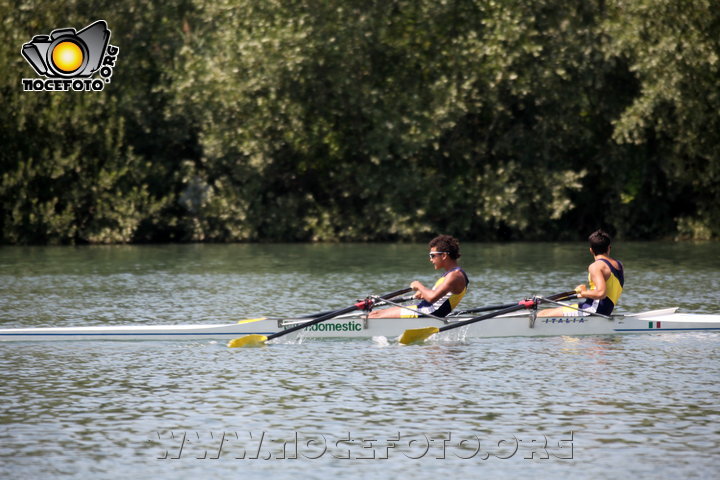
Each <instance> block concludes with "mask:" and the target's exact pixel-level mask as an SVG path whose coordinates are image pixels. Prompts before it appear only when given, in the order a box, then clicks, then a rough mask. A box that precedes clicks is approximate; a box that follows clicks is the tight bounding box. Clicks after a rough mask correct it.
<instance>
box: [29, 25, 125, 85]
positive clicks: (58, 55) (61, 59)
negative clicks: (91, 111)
mask: <svg viewBox="0 0 720 480" xmlns="http://www.w3.org/2000/svg"><path fill="white" fill-rule="evenodd" d="M109 42H110V30H109V29H108V27H107V23H105V21H104V20H98V21H97V22H95V23H93V24H91V25H88V26H87V27H85V28H83V29H82V30H80V31H79V32H78V31H75V29H74V28H58V29H56V30H53V31H52V32H50V35H35V36H34V37H33V38H32V40H30V41H29V42H28V43H26V44H24V45H23V46H22V50H21V51H20V53H22V56H23V57H25V60H27V61H28V63H29V64H30V66H32V68H33V69H34V70H35V73H37V74H38V75H39V76H41V77H45V78H23V79H22V86H23V90H24V91H26V92H56V91H75V92H99V91H101V90H102V89H103V88H105V84H106V83H110V79H111V78H112V74H113V68H115V62H116V60H117V56H118V53H119V52H120V48H118V47H116V46H114V45H110V43H109ZM96 72H98V73H99V75H100V78H92V76H93V75H94V74H95V73H96Z"/></svg>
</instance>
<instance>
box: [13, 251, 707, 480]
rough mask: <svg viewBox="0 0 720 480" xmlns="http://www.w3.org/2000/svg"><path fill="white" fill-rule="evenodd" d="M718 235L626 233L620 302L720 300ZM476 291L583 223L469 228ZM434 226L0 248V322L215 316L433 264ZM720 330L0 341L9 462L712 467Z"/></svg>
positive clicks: (534, 262) (481, 299) (313, 296)
mask: <svg viewBox="0 0 720 480" xmlns="http://www.w3.org/2000/svg"><path fill="white" fill-rule="evenodd" d="M718 246H719V245H718V244H716V243H705V244H703V243H701V244H674V243H626V244H619V245H618V246H617V247H616V248H615V250H614V251H613V253H614V254H615V256H617V257H618V258H620V259H621V260H623V261H624V263H625V266H626V270H627V271H626V291H625V293H624V294H623V297H622V300H621V306H620V310H621V311H639V310H643V309H654V308H660V307H669V306H679V307H681V308H682V310H683V311H687V312H698V313H720V309H719V308H718V303H720V293H719V292H720V281H719V279H720V255H719V254H718ZM462 247H463V256H462V258H461V263H462V264H463V266H464V267H465V268H466V269H467V271H468V273H469V275H470V279H471V282H472V283H471V289H470V292H469V293H468V295H467V296H466V298H465V300H463V305H464V306H480V305H486V304H496V303H507V302H510V301H514V300H518V299H521V298H524V297H526V296H528V295H530V294H533V293H538V294H549V293H555V292H559V291H565V290H569V289H572V288H574V287H575V285H577V284H578V283H582V282H583V281H584V280H585V276H586V273H584V272H585V268H586V266H587V264H588V263H589V261H590V260H591V257H590V255H589V253H588V251H587V247H586V246H585V245H584V244H579V243H578V244H575V243H566V244H551V243H545V244H524V243H514V244H469V243H468V244H463V246H462ZM426 252H427V248H426V247H425V246H424V245H417V244H405V245H372V244H371V245H365V244H351V245H181V246H177V245H167V246H112V247H79V248H74V247H31V248H21V247H4V248H0V323H1V324H2V326H3V327H27V326H72V325H104V324H133V323H136V324H149V323H154V324H172V323H222V322H231V321H235V320H239V319H242V318H248V317H249V318H253V317H257V316H260V315H273V316H282V315H288V314H293V315H298V314H306V313H312V312H316V311H324V310H330V309H336V308H342V307H345V306H347V305H349V304H352V303H354V301H355V300H356V299H357V298H362V297H364V296H365V295H367V294H380V293H385V292H389V291H393V290H397V289H400V288H403V287H405V286H406V285H407V284H408V283H409V282H410V281H411V280H413V279H419V280H421V281H423V282H425V283H432V282H433V281H434V279H435V278H436V277H437V274H436V273H435V272H434V271H433V270H432V268H431V265H430V263H429V261H428V260H427V253H426ZM718 347H720V334H718V333H707V332H704V333H697V332H689V333H674V334H669V333H665V334H647V335H634V336H616V337H577V338H573V337H546V338H496V339H468V340H465V341H463V342H442V343H434V344H428V345H422V346H412V347H403V346H399V345H397V344H396V343H395V342H393V339H383V338H379V339H374V340H370V339H367V340H343V341H339V340H309V339H306V340H303V341H299V340H298V339H293V338H291V339H289V340H287V341H284V342H282V343H279V344H273V345H270V346H268V347H265V348H259V349H227V348H226V347H225V346H224V345H223V344H222V343H216V342H212V341H177V342H159V341H138V342H114V341H106V342H103V341H87V342H72V341H67V342H56V343H41V342H35V343H33V342H24V343H20V342H19V343H3V344H0V351H1V352H2V359H1V360H0V363H1V365H0V401H1V402H2V410H1V412H2V413H1V414H0V477H2V478H33V479H34V478H57V477H66V476H67V477H72V478H93V479H95V478H119V477H136V478H197V477H198V476H200V477H202V478H206V477H221V476H231V475H232V476H233V477H241V478H266V477H267V476H268V475H271V476H272V478H274V479H275V478H277V479H290V478H293V479H294V478H318V479H320V478H322V479H327V478H334V477H336V476H346V477H352V478H404V477H406V476H408V475H412V476H413V477H416V478H437V477H443V478H444V477H447V476H450V477H452V478H458V477H460V476H473V477H475V478H476V477H478V476H481V475H482V476H484V477H486V478H500V479H503V478H507V479H510V478H518V477H537V478H590V479H595V478H597V479H606V478H613V477H617V478H653V479H657V478H673V479H675V478H702V479H705V478H717V477H718V475H720V456H719V455H718V451H720V403H718V399H719V398H720V349H719V348H718Z"/></svg>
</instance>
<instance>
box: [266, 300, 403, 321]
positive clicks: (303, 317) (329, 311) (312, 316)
mask: <svg viewBox="0 0 720 480" xmlns="http://www.w3.org/2000/svg"><path fill="white" fill-rule="evenodd" d="M386 300H389V299H386ZM411 300H415V297H403V298H398V299H397V300H393V301H394V302H395V303H405V302H409V301H411ZM373 306H375V307H377V306H380V304H377V303H376V304H375V305H373ZM334 312H335V310H328V311H327V312H319V313H311V314H310V315H303V316H302V317H297V318H300V319H305V318H318V317H322V316H323V315H327V314H328V313H334ZM265 318H266V317H263V318H261V319H260V320H265Z"/></svg>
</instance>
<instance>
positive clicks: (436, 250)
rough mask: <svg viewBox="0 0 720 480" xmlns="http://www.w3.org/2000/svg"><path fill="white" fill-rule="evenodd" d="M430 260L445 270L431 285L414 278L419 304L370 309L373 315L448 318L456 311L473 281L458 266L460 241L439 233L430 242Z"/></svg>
mask: <svg viewBox="0 0 720 480" xmlns="http://www.w3.org/2000/svg"><path fill="white" fill-rule="evenodd" d="M428 246H429V247H430V252H429V255H430V262H431V263H432V264H433V266H434V267H435V270H444V271H445V273H443V274H442V276H441V277H440V278H438V280H437V282H435V285H434V286H433V287H432V288H428V287H426V286H425V285H423V284H422V283H421V282H420V281H418V280H415V281H414V282H412V283H411V284H410V288H412V289H413V290H415V298H417V299H419V300H420V303H418V304H417V305H412V306H408V307H397V306H396V307H389V308H386V309H384V310H376V311H373V312H370V318H416V317H420V316H423V314H429V315H434V316H436V317H445V316H447V315H448V314H449V313H450V312H452V311H453V309H454V308H455V307H457V305H458V304H459V303H460V300H462V298H463V297H464V296H465V293H467V287H468V284H469V283H470V280H468V276H467V274H466V273H465V271H464V270H463V269H462V268H461V267H460V266H459V265H458V263H457V259H458V258H460V242H458V240H457V239H456V238H455V237H452V236H450V235H440V236H438V237H435V238H433V239H432V240H431V241H430V243H429V244H428Z"/></svg>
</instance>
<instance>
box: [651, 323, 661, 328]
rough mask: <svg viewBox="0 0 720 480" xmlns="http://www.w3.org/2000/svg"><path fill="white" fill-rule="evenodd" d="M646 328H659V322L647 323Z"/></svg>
mask: <svg viewBox="0 0 720 480" xmlns="http://www.w3.org/2000/svg"><path fill="white" fill-rule="evenodd" d="M648 328H660V322H648Z"/></svg>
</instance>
